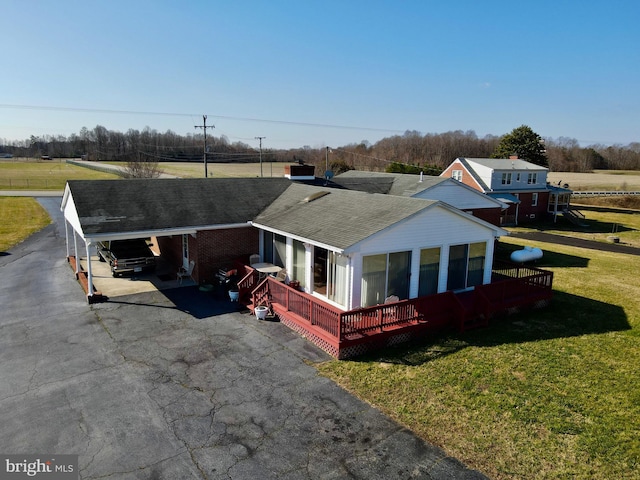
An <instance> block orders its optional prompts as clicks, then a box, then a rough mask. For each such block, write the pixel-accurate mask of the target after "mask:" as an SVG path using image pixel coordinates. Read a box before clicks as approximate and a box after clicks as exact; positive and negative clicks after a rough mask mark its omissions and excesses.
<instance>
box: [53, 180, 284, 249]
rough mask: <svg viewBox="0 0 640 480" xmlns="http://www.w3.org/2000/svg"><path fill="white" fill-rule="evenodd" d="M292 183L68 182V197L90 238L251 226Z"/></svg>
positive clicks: (260, 181) (66, 195)
mask: <svg viewBox="0 0 640 480" xmlns="http://www.w3.org/2000/svg"><path fill="white" fill-rule="evenodd" d="M290 185H291V181H289V180H287V179H285V178H228V179H225V178H221V179H219V178H211V179H208V178H196V179H130V180H70V181H69V182H67V188H66V190H65V196H64V198H63V203H62V208H63V209H64V208H65V205H66V203H67V202H68V201H69V199H70V198H72V199H73V204H74V205H75V209H76V211H77V215H78V220H79V222H80V226H81V229H82V233H83V234H84V235H88V236H100V235H110V234H125V233H128V232H145V231H154V232H157V231H158V230H163V229H167V230H175V229H177V228H183V229H184V228H190V227H194V228H195V227H199V228H202V227H207V226H211V227H214V226H219V225H235V224H240V223H247V222H248V221H250V220H251V219H253V218H254V217H256V216H257V215H258V214H259V213H260V212H261V211H262V210H264V209H265V208H266V207H267V206H268V205H270V204H271V203H272V202H273V201H274V200H275V199H276V198H277V197H278V196H279V195H280V194H281V193H282V192H284V191H285V190H286V189H287V187H289V186H290Z"/></svg>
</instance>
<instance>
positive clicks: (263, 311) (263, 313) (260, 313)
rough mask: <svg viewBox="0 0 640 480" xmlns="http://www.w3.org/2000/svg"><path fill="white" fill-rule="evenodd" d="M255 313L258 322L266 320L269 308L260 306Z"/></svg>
mask: <svg viewBox="0 0 640 480" xmlns="http://www.w3.org/2000/svg"><path fill="white" fill-rule="evenodd" d="M255 312H256V317H257V318H258V320H264V319H265V318H267V314H268V313H269V307H265V306H264V305H258V306H257V307H256V309H255Z"/></svg>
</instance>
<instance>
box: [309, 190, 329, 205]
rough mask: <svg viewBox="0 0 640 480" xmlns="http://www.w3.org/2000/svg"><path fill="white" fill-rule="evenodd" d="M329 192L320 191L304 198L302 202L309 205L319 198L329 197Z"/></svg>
mask: <svg viewBox="0 0 640 480" xmlns="http://www.w3.org/2000/svg"><path fill="white" fill-rule="evenodd" d="M329 193H330V192H327V191H326V190H321V191H320V192H316V193H312V194H311V195H309V196H308V197H305V199H304V200H302V201H303V202H304V203H311V202H313V201H314V200H317V199H319V198H322V197H324V196H325V195H329Z"/></svg>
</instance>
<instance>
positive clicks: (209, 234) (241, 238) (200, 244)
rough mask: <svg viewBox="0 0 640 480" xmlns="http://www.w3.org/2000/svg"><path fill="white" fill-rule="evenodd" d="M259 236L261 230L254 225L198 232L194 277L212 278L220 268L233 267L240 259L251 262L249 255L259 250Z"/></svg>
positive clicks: (197, 278) (200, 279) (193, 251)
mask: <svg viewBox="0 0 640 480" xmlns="http://www.w3.org/2000/svg"><path fill="white" fill-rule="evenodd" d="M259 238H260V237H259V230H258V229H257V228H254V227H244V228H228V229H224V230H206V231H200V232H198V234H197V251H196V250H192V251H191V252H192V253H191V256H192V258H193V259H194V260H196V262H197V263H196V265H197V266H196V269H195V271H194V279H195V280H196V281H198V282H203V281H206V280H211V279H212V278H213V275H214V274H215V272H217V271H218V269H219V268H223V267H231V266H233V263H234V261H236V260H238V259H242V260H244V261H246V263H249V255H251V254H252V253H258V251H259V247H260V240H259Z"/></svg>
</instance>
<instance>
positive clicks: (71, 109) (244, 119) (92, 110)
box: [0, 103, 404, 133]
mask: <svg viewBox="0 0 640 480" xmlns="http://www.w3.org/2000/svg"><path fill="white" fill-rule="evenodd" d="M0 108H14V109H20V110H47V111H61V112H80V113H108V114H126V115H153V116H173V117H191V118H193V116H194V114H193V113H176V112H144V111H136V110H111V109H101V108H77V107H55V106H45V105H20V104H8V103H1V104H0ZM209 116H210V117H212V118H218V119H222V120H236V121H241V122H259V123H273V124H278V125H296V126H300V127H320V128H337V129H343V130H364V131H370V132H386V133H404V130H395V129H390V128H377V127H358V126H354V125H337V124H331V123H312V122H295V121H290V120H274V119H268V118H252V117H235V116H229V115H209Z"/></svg>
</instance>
